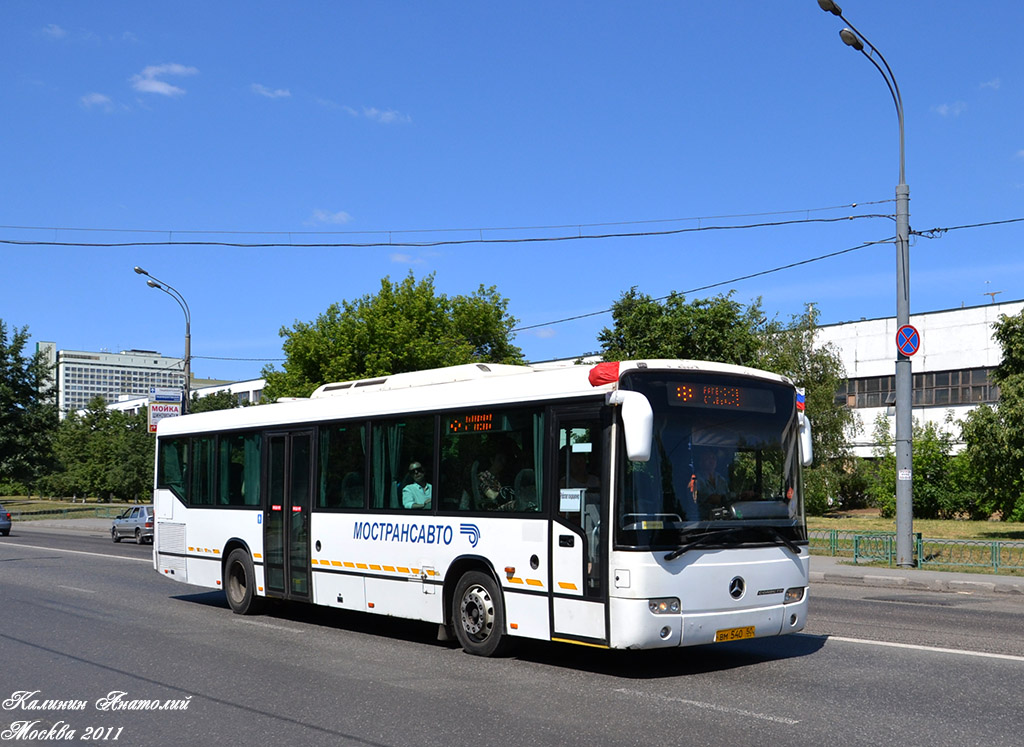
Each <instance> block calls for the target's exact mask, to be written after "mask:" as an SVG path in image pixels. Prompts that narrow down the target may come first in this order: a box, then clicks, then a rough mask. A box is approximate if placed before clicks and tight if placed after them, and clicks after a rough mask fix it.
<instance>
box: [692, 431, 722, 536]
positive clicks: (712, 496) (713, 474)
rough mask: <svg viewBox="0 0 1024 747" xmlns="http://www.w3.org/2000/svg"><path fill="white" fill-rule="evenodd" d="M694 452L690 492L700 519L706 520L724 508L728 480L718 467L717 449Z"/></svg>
mask: <svg viewBox="0 0 1024 747" xmlns="http://www.w3.org/2000/svg"><path fill="white" fill-rule="evenodd" d="M695 451H696V455H695V459H694V462H695V467H694V470H695V471H694V475H693V477H692V478H691V480H690V490H691V492H692V493H693V499H694V501H695V502H696V504H697V508H698V510H699V513H700V516H701V518H708V517H712V515H713V513H714V512H716V511H718V510H719V509H725V508H726V497H727V495H728V493H729V478H728V476H727V475H726V474H724V473H723V472H722V470H721V467H720V466H719V461H720V460H719V454H718V449H716V448H714V447H709V446H704V447H699V448H697V449H695Z"/></svg>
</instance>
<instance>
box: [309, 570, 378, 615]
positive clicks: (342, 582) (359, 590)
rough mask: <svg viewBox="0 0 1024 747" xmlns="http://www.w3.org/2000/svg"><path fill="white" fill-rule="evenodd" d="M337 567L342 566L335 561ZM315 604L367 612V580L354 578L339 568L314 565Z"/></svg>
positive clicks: (358, 577) (359, 577)
mask: <svg viewBox="0 0 1024 747" xmlns="http://www.w3.org/2000/svg"><path fill="white" fill-rule="evenodd" d="M328 562H329V561H328ZM325 565H326V564H325ZM335 565H338V566H340V563H338V562H337V561H335ZM313 602H314V603H315V604H324V605H327V606H328V607H340V608H341V609H346V610H356V611H358V612H365V611H366V609H367V607H366V583H365V580H364V579H363V577H362V576H353V575H351V574H349V573H346V572H345V571H342V570H341V569H340V568H337V567H335V568H330V567H329V566H327V567H323V568H321V567H320V566H319V565H314V566H313Z"/></svg>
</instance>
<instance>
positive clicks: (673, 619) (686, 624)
mask: <svg viewBox="0 0 1024 747" xmlns="http://www.w3.org/2000/svg"><path fill="white" fill-rule="evenodd" d="M610 604H611V609H610V613H611V614H610V617H611V633H612V635H611V646H612V648H636V649H646V648H669V647H674V646H699V645H702V644H706V643H723V642H729V641H737V640H744V639H748V638H768V637H771V636H778V635H787V634H789V633H797V632H799V631H801V630H803V628H804V625H805V624H806V623H807V593H806V590H805V592H804V595H803V599H801V600H800V601H799V602H793V603H790V604H770V605H765V606H763V607H747V608H744V609H739V610H715V611H711V612H687V611H686V610H685V609H684V610H683V611H682V612H681V613H677V614H660V615H659V614H654V613H653V612H652V611H651V608H650V604H649V602H648V600H646V599H623V598H612V599H611V600H610Z"/></svg>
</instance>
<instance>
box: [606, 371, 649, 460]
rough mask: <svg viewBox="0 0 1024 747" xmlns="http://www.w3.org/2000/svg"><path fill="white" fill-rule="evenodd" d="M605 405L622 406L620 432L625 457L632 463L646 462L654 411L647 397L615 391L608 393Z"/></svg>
mask: <svg viewBox="0 0 1024 747" xmlns="http://www.w3.org/2000/svg"><path fill="white" fill-rule="evenodd" d="M605 403H606V404H609V405H621V406H622V430H623V433H624V434H625V436H626V456H627V457H629V459H630V461H633V462H646V461H647V460H649V459H650V458H651V434H652V433H653V431H654V411H653V410H651V403H650V402H648V401H647V397H645V396H644V395H642V394H641V393H640V392H631V391H625V390H622V389H617V390H615V391H614V392H608V395H607V397H606V399H605Z"/></svg>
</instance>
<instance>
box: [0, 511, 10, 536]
mask: <svg viewBox="0 0 1024 747" xmlns="http://www.w3.org/2000/svg"><path fill="white" fill-rule="evenodd" d="M10 533H11V512H10V511H7V510H5V509H4V507H3V506H0V535H2V536H4V537H6V536H7V535H8V534H10Z"/></svg>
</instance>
